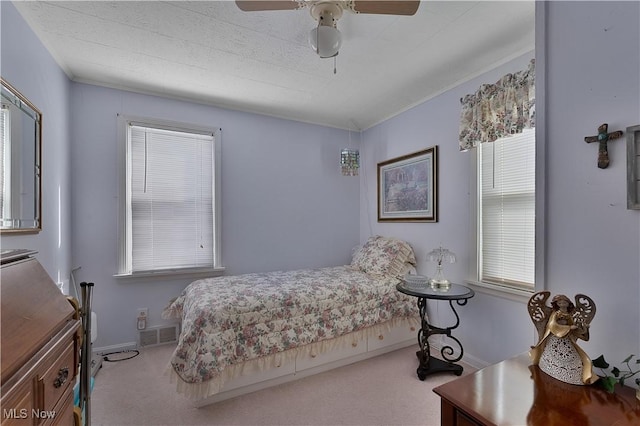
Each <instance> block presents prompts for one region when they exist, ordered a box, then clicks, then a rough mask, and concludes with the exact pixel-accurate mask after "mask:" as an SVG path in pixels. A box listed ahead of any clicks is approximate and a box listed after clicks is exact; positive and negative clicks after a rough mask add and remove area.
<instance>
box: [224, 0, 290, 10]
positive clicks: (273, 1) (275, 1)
mask: <svg viewBox="0 0 640 426" xmlns="http://www.w3.org/2000/svg"><path fill="white" fill-rule="evenodd" d="M236 5H237V6H238V7H239V8H240V10H242V11H245V12H257V11H260V10H292V9H298V7H299V5H298V2H297V1H294V0H250V1H245V0H236Z"/></svg>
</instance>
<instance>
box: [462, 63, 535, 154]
mask: <svg viewBox="0 0 640 426" xmlns="http://www.w3.org/2000/svg"><path fill="white" fill-rule="evenodd" d="M535 92H536V90H535V59H532V60H531V62H530V63H529V68H528V69H526V70H522V71H518V72H516V73H513V74H507V75H505V76H504V77H502V78H501V79H500V80H498V81H497V82H496V83H495V84H483V85H481V86H480V88H479V89H478V90H477V91H476V92H475V93H472V94H469V95H466V96H465V97H463V98H461V99H460V103H461V104H462V112H461V114H460V150H461V151H466V150H468V149H470V148H474V147H475V146H476V145H477V144H478V143H484V142H493V141H495V140H496V139H498V138H502V137H505V136H510V135H512V134H516V133H522V129H524V128H533V127H535V110H536V107H535V105H536V93H535Z"/></svg>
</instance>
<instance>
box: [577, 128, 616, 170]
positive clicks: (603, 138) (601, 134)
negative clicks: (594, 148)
mask: <svg viewBox="0 0 640 426" xmlns="http://www.w3.org/2000/svg"><path fill="white" fill-rule="evenodd" d="M608 130H609V125H608V124H607V123H604V124H601V125H600V127H598V135H597V136H586V137H585V138H584V141H585V142H586V143H591V142H598V143H599V144H598V167H599V168H601V169H606V168H607V167H608V166H609V151H607V142H609V140H611V139H618V138H619V137H620V136H622V130H618V131H615V132H611V133H607V131H608Z"/></svg>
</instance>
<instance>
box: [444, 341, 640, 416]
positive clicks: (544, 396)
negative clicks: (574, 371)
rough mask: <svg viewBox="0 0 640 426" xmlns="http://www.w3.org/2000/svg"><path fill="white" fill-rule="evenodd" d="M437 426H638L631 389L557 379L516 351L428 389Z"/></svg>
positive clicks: (639, 412) (638, 405)
mask: <svg viewBox="0 0 640 426" xmlns="http://www.w3.org/2000/svg"><path fill="white" fill-rule="evenodd" d="M433 391H434V392H435V393H437V394H438V395H440V397H441V409H442V410H441V413H442V414H441V424H442V426H478V425H500V426H502V425H512V426H524V425H527V426H587V425H591V426H638V425H640V401H639V400H638V399H636V397H635V389H632V388H630V387H619V386H618V385H616V392H615V393H613V394H610V393H607V392H606V391H605V390H604V389H602V388H600V387H598V386H596V385H592V386H578V385H570V384H567V383H563V382H561V381H559V380H556V379H554V378H552V377H551V376H549V375H547V374H546V373H544V372H542V370H540V368H539V367H538V366H534V365H531V360H530V359H529V356H528V354H526V353H525V354H521V355H519V356H517V357H515V358H511V359H507V360H505V361H502V362H500V363H498V364H495V365H491V366H489V367H486V368H483V369H482V370H479V371H477V372H475V373H473V374H469V375H467V376H464V377H461V378H459V379H456V380H453V381H451V382H448V383H445V384H444V385H441V386H438V387H436V388H435V389H433Z"/></svg>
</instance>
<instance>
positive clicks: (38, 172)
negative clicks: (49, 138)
mask: <svg viewBox="0 0 640 426" xmlns="http://www.w3.org/2000/svg"><path fill="white" fill-rule="evenodd" d="M0 83H1V85H2V86H3V87H5V88H6V89H7V90H8V91H9V92H11V93H12V94H13V95H14V96H15V97H17V98H18V99H20V101H21V102H23V103H24V104H26V105H27V106H28V107H29V108H31V109H32V110H33V111H34V112H35V113H36V114H37V119H36V124H37V127H38V129H37V132H36V137H37V139H38V140H37V141H35V158H34V174H35V180H36V185H35V190H36V191H37V193H36V194H34V202H35V203H37V204H36V206H35V209H34V210H35V212H36V217H35V218H34V220H36V223H37V226H34V227H31V228H7V229H4V228H1V227H0V234H37V233H39V232H40V231H42V112H41V111H40V110H39V109H38V108H37V107H36V106H35V105H34V104H33V103H32V102H31V101H29V99H27V98H26V97H25V96H24V95H23V94H22V93H20V91H18V90H17V89H16V88H15V87H14V86H12V85H11V84H10V83H9V82H8V81H7V80H5V79H4V78H3V77H1V76H0Z"/></svg>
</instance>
